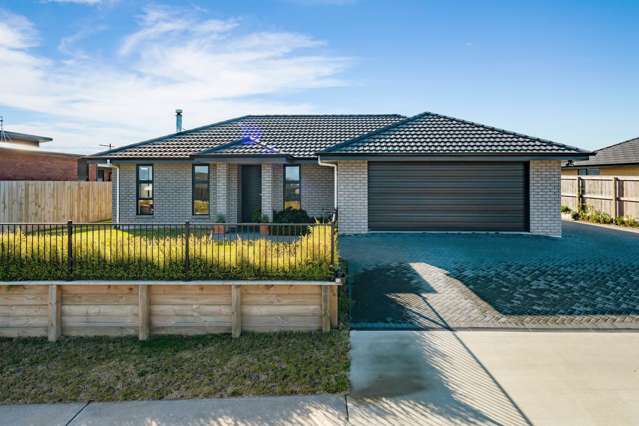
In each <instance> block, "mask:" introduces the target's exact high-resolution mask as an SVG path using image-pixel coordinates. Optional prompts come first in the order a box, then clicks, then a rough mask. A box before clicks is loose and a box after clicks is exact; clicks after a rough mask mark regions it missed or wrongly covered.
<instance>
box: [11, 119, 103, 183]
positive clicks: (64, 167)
mask: <svg viewBox="0 0 639 426" xmlns="http://www.w3.org/2000/svg"><path fill="white" fill-rule="evenodd" d="M52 140H53V139H52V138H49V137H45V136H36V135H29V134H26V133H18V132H9V131H6V130H1V131H0V181H2V180H12V181H15V180H41V181H72V180H93V181H95V180H102V181H107V180H110V178H111V174H110V173H111V170H110V169H104V168H100V167H98V166H97V165H96V164H91V165H89V163H88V162H87V161H86V159H84V156H83V155H80V154H68V153H62V152H52V151H45V150H42V149H41V144H43V143H47V142H51V141H52Z"/></svg>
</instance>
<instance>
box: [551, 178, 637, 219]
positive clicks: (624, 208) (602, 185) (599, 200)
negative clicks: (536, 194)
mask: <svg viewBox="0 0 639 426" xmlns="http://www.w3.org/2000/svg"><path fill="white" fill-rule="evenodd" d="M561 204H562V205H565V206H568V207H570V209H571V210H573V211H576V210H579V209H580V208H583V207H590V208H592V209H594V210H597V211H600V212H603V213H608V214H609V215H610V216H612V217H618V216H630V217H634V218H639V177H631V176H562V178H561Z"/></svg>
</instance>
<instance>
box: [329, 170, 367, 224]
mask: <svg viewBox="0 0 639 426" xmlns="http://www.w3.org/2000/svg"><path fill="white" fill-rule="evenodd" d="M337 194H338V198H337V209H338V218H339V232H340V233H342V234H361V233H366V232H368V162H367V161H339V162H338V166H337Z"/></svg>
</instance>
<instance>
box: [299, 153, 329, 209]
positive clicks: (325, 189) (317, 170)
mask: <svg viewBox="0 0 639 426" xmlns="http://www.w3.org/2000/svg"><path fill="white" fill-rule="evenodd" d="M300 172H301V179H302V208H303V209H304V210H306V212H307V213H308V214H309V215H310V216H325V215H327V214H328V213H330V211H331V209H332V208H333V190H334V188H333V169H332V168H331V167H323V166H319V165H317V164H302V166H301V169H300Z"/></svg>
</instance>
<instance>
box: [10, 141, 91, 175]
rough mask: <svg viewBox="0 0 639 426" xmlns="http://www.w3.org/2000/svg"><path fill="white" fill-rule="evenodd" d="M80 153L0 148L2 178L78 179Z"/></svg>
mask: <svg viewBox="0 0 639 426" xmlns="http://www.w3.org/2000/svg"><path fill="white" fill-rule="evenodd" d="M79 158H81V157H80V156H79V155H64V154H52V153H45V152H37V151H27V150H19V149H6V148H2V149H0V180H67V181H68V180H78V159H79Z"/></svg>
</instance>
